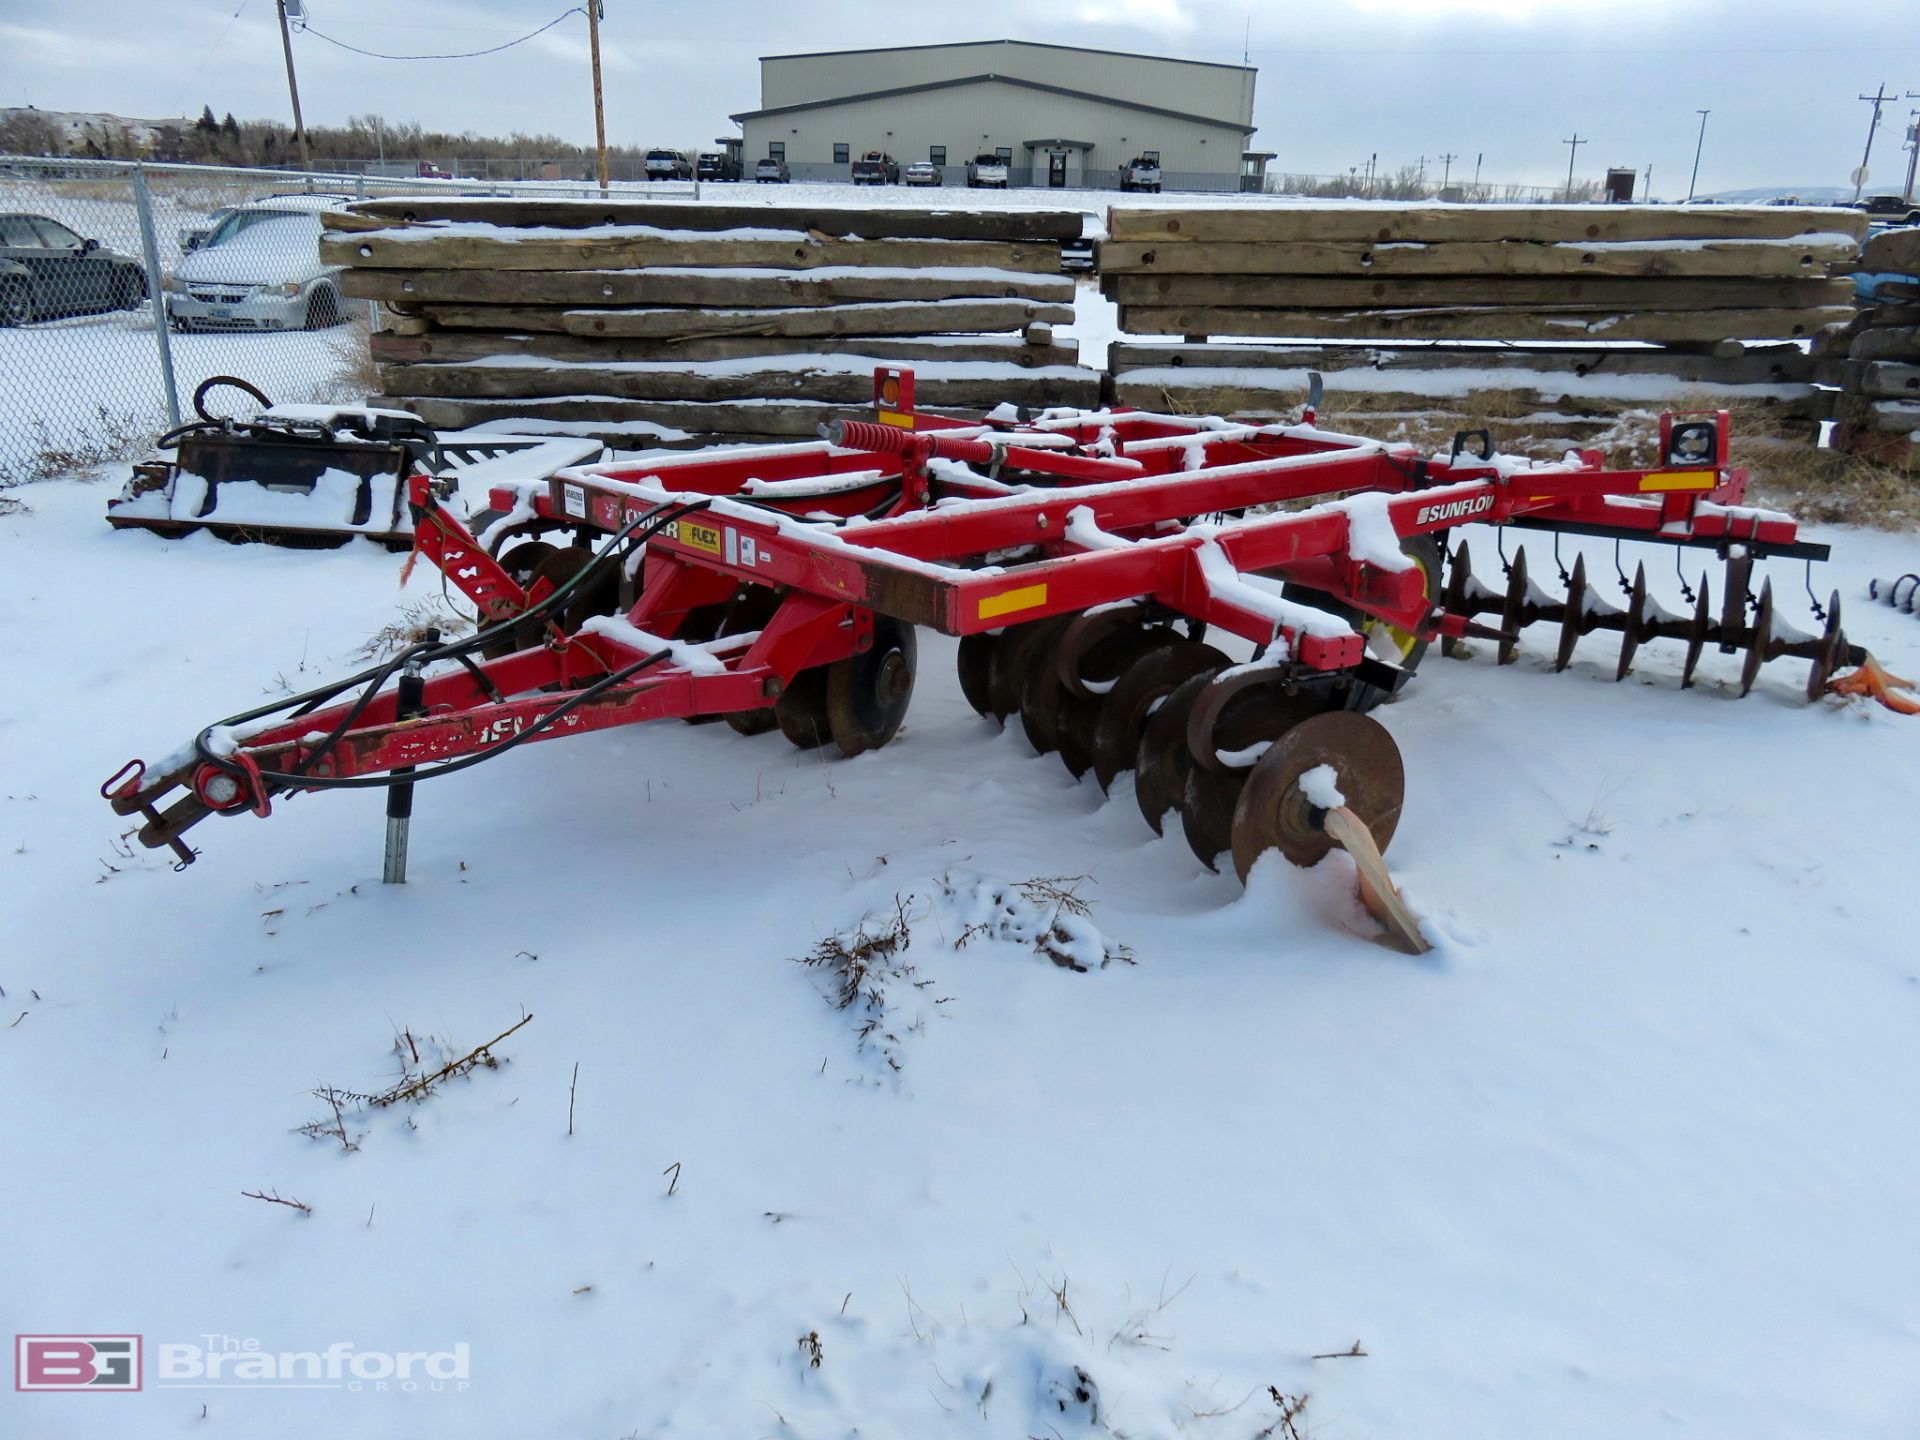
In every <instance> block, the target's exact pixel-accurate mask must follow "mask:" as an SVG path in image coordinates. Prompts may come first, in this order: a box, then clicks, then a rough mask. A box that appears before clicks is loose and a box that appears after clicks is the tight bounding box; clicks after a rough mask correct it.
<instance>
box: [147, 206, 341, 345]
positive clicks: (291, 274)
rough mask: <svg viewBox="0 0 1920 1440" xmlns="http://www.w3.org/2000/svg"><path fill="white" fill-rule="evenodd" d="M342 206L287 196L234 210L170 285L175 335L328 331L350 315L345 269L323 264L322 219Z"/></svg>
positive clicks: (169, 305) (169, 304)
mask: <svg viewBox="0 0 1920 1440" xmlns="http://www.w3.org/2000/svg"><path fill="white" fill-rule="evenodd" d="M338 204H339V201H338V200H336V199H334V198H332V197H329V196H324V195H287V196H280V197H277V198H275V199H271V200H256V201H254V202H253V203H251V204H248V205H238V206H235V207H234V209H233V212H232V213H231V214H229V215H228V216H227V217H226V218H225V219H224V220H222V221H221V222H220V223H219V224H218V225H216V226H214V227H213V231H212V233H211V234H209V235H208V236H207V238H206V241H205V242H204V243H203V244H202V245H201V246H200V247H199V248H198V249H196V250H195V251H194V252H193V253H192V254H191V255H189V256H187V257H186V258H185V259H184V260H182V261H181V262H180V264H179V265H178V266H177V267H175V269H174V272H173V274H171V275H169V276H168V277H167V280H166V285H165V289H166V292H167V320H168V322H169V323H170V324H171V325H172V326H173V327H174V328H175V329H176V330H200V329H208V330H323V329H325V328H326V327H328V326H330V325H337V324H339V323H340V321H341V320H342V319H344V318H345V316H346V307H345V305H344V304H343V303H342V302H341V299H340V280H339V277H340V268H341V267H340V266H338V265H322V264H321V263H320V215H321V212H322V211H324V210H331V209H333V208H334V207H335V206H337V205H338Z"/></svg>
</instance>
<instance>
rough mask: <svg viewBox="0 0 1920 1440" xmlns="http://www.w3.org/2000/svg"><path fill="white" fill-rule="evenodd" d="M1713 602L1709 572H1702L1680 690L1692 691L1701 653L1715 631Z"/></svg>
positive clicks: (1689, 632) (1689, 631)
mask: <svg viewBox="0 0 1920 1440" xmlns="http://www.w3.org/2000/svg"><path fill="white" fill-rule="evenodd" d="M1712 615H1713V602H1712V601H1711V600H1710V599H1709V598H1708V596H1707V572H1706V571H1704V570H1702V571H1701V572H1700V593H1699V595H1698V597H1697V598H1696V599H1695V600H1694V602H1693V623H1692V624H1691V625H1689V626H1688V627H1687V660H1686V663H1685V664H1684V665H1682V666H1681V667H1680V688H1681V689H1682V690H1688V689H1691V688H1692V686H1693V672H1694V670H1695V669H1696V668H1698V666H1699V664H1700V652H1701V651H1702V650H1704V649H1705V648H1706V645H1707V637H1708V635H1709V634H1711V633H1712V629H1713V621H1712Z"/></svg>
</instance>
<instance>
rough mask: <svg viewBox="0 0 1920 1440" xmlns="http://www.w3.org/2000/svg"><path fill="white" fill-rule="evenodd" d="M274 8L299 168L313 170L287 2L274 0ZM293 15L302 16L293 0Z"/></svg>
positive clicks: (297, 0)
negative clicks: (301, 110)
mask: <svg viewBox="0 0 1920 1440" xmlns="http://www.w3.org/2000/svg"><path fill="white" fill-rule="evenodd" d="M274 5H275V8H276V9H278V10H279V12H280V48H281V49H282V50H284V51H285V52H286V55H287V93H288V94H289V95H291V96H292V97H293V134H294V138H295V139H296V140H298V141H299V142H300V168H301V169H302V170H311V169H313V161H312V159H311V157H309V156H308V154H307V126H306V122H305V121H304V120H302V119H301V118H300V83H299V81H297V80H295V79H294V78H293V33H292V32H291V31H290V30H288V29H287V0H274ZM293 9H294V13H295V14H297V15H304V12H303V11H302V10H301V9H300V0H294V6H293Z"/></svg>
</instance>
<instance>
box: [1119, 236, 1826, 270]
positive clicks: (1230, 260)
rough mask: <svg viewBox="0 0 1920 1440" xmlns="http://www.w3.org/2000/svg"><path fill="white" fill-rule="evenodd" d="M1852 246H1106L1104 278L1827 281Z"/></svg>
mask: <svg viewBox="0 0 1920 1440" xmlns="http://www.w3.org/2000/svg"><path fill="white" fill-rule="evenodd" d="M1853 254H1854V245H1853V241H1852V240H1850V239H1847V238H1844V237H1828V236H1810V237H1807V238H1805V239H1802V240H1798V241H1793V242H1787V241H1778V240H1709V241H1700V242H1696V243H1691V244H1689V243H1687V242H1682V243H1681V244H1677V245H1674V246H1660V245H1651V246H1643V245H1640V244H1637V243H1627V244H1612V243H1610V242H1599V241H1595V242H1593V243H1590V244H1578V245H1575V244H1528V243H1514V242H1510V241H1488V242H1485V243H1471V242H1461V243H1459V244H1451V245H1424V244H1406V243H1399V242H1396V243H1394V244H1389V245H1335V244H1317V243H1313V242H1308V241H1298V242H1294V243H1290V244H1284V245H1269V244H1236V243H1221V244H1211V243H1210V244H1204V245H1167V244H1162V243H1159V242H1152V243H1140V242H1130V241H1112V240H1110V241H1107V242H1106V243H1104V244H1102V245H1101V246H1100V247H1099V265H1100V271H1101V273H1102V274H1104V275H1115V274H1124V273H1139V274H1174V275H1368V276H1371V275H1502V276H1505V275H1616V276H1625V277H1636V278H1643V279H1651V278H1655V277H1660V276H1687V277H1716V276H1725V277H1730V276H1743V277H1746V278H1748V279H1769V278H1779V279H1789V278H1793V277H1796V276H1800V277H1812V278H1815V279H1825V278H1826V273H1827V266H1828V265H1829V264H1830V263H1833V262H1835V261H1846V260H1850V259H1852V258H1853Z"/></svg>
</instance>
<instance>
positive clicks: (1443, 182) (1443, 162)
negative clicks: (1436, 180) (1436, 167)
mask: <svg viewBox="0 0 1920 1440" xmlns="http://www.w3.org/2000/svg"><path fill="white" fill-rule="evenodd" d="M1459 158H1460V157H1459V156H1458V155H1455V154H1454V153H1453V152H1452V151H1448V152H1447V153H1446V154H1445V155H1442V156H1441V157H1440V188H1441V189H1442V190H1445V189H1446V188H1447V181H1448V180H1450V179H1452V178H1453V162H1454V161H1456V160H1458V159H1459Z"/></svg>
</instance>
